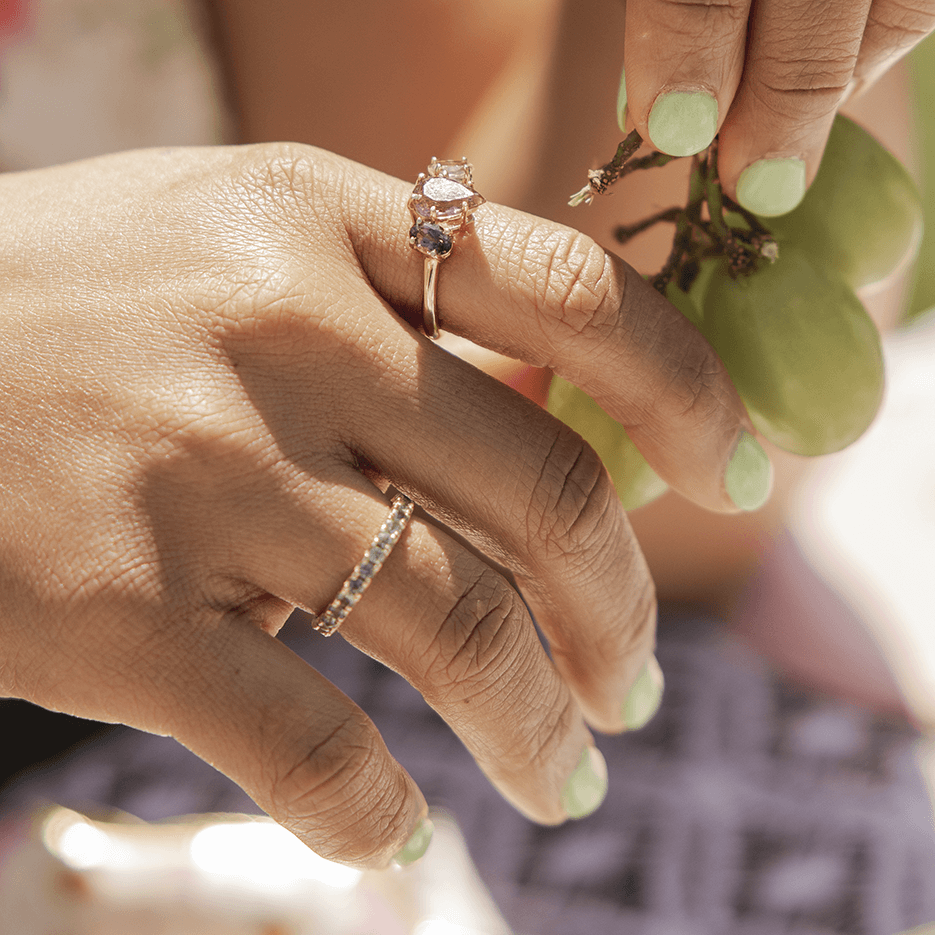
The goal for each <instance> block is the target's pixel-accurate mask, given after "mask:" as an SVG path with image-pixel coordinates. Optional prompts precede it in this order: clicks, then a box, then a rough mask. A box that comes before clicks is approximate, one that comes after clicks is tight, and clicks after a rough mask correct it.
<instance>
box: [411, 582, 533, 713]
mask: <svg viewBox="0 0 935 935" xmlns="http://www.w3.org/2000/svg"><path fill="white" fill-rule="evenodd" d="M524 617H525V610H524V608H523V604H522V600H521V599H520V597H519V595H518V594H517V593H516V592H515V591H514V590H513V589H512V588H511V587H510V586H509V584H507V582H506V581H505V580H504V579H503V577H501V576H500V575H499V574H498V573H497V572H496V571H494V570H493V569H492V568H489V567H488V566H486V565H482V566H480V567H476V568H474V569H473V571H472V572H469V573H468V574H467V575H466V576H465V577H464V578H463V580H461V581H460V582H459V584H458V587H457V588H456V591H455V593H454V595H453V597H452V599H451V600H450V602H449V606H448V607H447V608H446V609H445V611H444V614H443V617H442V621H441V625H440V627H439V630H438V634H437V636H436V639H435V640H434V641H433V645H434V646H435V647H436V654H435V656H434V657H432V658H429V659H428V660H427V668H426V672H425V674H424V676H423V678H424V682H425V685H426V690H425V691H423V694H424V695H425V697H426V699H427V700H429V701H430V703H433V702H436V701H443V702H444V703H446V704H449V705H450V704H453V703H462V704H463V703H466V702H472V701H479V702H484V701H487V700H489V699H488V697H487V696H489V695H490V694H492V693H496V692H498V691H501V690H502V686H503V684H504V683H505V682H507V681H509V680H508V679H505V677H504V676H505V674H506V673H507V672H512V670H513V669H514V668H515V667H516V665H517V663H518V662H520V661H521V657H522V643H523V640H522V632H523V627H522V623H523V619H524ZM513 677H514V675H511V679H512V678H513Z"/></svg>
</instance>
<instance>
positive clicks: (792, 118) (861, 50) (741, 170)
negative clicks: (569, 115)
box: [619, 0, 935, 216]
mask: <svg viewBox="0 0 935 935" xmlns="http://www.w3.org/2000/svg"><path fill="white" fill-rule="evenodd" d="M933 29H935V0H915V2H912V3H906V2H904V0H718V2H715V0H691V2H685V0H626V38H625V48H624V61H625V63H626V83H625V88H621V98H620V101H619V111H620V116H621V124H622V123H623V120H624V118H623V108H624V106H625V107H626V118H625V119H626V121H627V126H628V127H635V128H636V129H637V130H638V131H639V133H640V135H641V136H643V138H644V139H649V140H651V141H652V143H653V145H655V146H656V147H657V148H658V149H661V150H663V151H664V152H668V153H671V154H673V155H678V156H685V155H690V154H691V153H695V152H699V151H700V150H702V149H704V148H705V147H706V146H708V145H709V144H710V142H711V140H712V139H713V137H714V134H715V132H718V131H719V132H720V148H719V170H720V176H721V180H722V181H723V183H724V187H725V189H726V191H727V192H728V194H730V195H732V196H734V197H735V198H736V199H737V201H739V202H740V203H741V204H742V205H744V207H746V208H748V209H749V210H751V211H755V212H757V213H758V214H763V215H770V216H771V215H778V214H785V213H786V212H787V211H791V210H792V209H793V208H794V207H795V206H796V205H797V204H798V203H799V201H801V199H802V197H803V195H804V194H805V191H806V187H807V185H810V184H811V182H812V180H813V179H814V178H815V174H816V173H817V172H818V165H819V162H820V161H821V154H822V152H823V150H824V146H825V143H826V142H827V139H828V133H829V132H830V129H831V122H832V120H833V119H834V115H835V113H836V112H837V110H838V107H839V106H840V105H841V104H842V103H843V102H844V101H845V100H846V99H847V98H848V96H850V95H851V94H853V93H855V92H857V91H859V90H861V89H862V88H863V87H865V86H867V85H868V84H870V83H872V82H873V81H874V80H875V79H876V78H878V77H879V76H880V75H881V74H882V73H883V72H884V71H886V69H887V68H889V67H890V66H891V65H892V64H893V63H894V62H896V61H897V60H898V59H900V58H901V57H902V56H903V55H905V54H906V53H907V52H908V51H909V50H910V49H911V48H912V47H913V46H914V45H916V44H917V43H918V42H919V41H920V40H921V39H922V38H924V37H925V36H926V35H927V34H928V33H930V32H931V31H932V30H933Z"/></svg>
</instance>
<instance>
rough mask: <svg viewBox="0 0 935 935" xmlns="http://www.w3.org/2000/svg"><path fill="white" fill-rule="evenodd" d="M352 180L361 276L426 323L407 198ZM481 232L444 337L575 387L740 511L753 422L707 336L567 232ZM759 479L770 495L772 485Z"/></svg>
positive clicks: (512, 220) (454, 277) (513, 227)
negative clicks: (743, 462)
mask: <svg viewBox="0 0 935 935" xmlns="http://www.w3.org/2000/svg"><path fill="white" fill-rule="evenodd" d="M346 171H348V172H356V169H355V168H354V167H353V166H351V165H348V167H347V170H346ZM375 179H378V180H379V185H380V187H381V188H382V189H383V190H382V191H379V192H376V191H374V190H373V188H374V180H375ZM354 183H355V184H359V185H361V186H362V187H363V188H364V189H365V191H366V190H367V189H370V190H369V191H366V194H365V196H364V197H363V198H362V199H361V201H360V205H361V206H362V207H363V209H364V214H365V216H363V217H361V216H357V217H353V218H349V219H348V227H349V229H350V230H351V236H352V238H353V240H354V249H355V251H356V253H357V255H358V256H359V257H360V258H361V261H362V264H363V267H364V271H365V273H366V274H367V275H368V276H369V278H370V279H371V281H372V282H373V284H374V286H375V287H376V289H377V290H378V291H379V292H380V293H381V294H382V295H383V296H384V297H385V298H386V300H387V301H388V302H389V303H390V304H391V305H393V306H394V307H395V308H397V309H401V310H403V311H404V313H406V314H407V317H409V318H410V320H412V321H421V306H422V265H423V263H422V257H421V256H420V255H419V254H417V253H415V252H414V251H412V250H411V249H410V248H409V246H408V242H407V239H406V231H407V224H406V222H407V217H408V212H407V211H406V208H405V204H406V202H405V198H406V196H407V195H408V190H407V188H406V187H405V186H400V185H399V184H398V183H396V182H394V181H392V180H389V179H386V178H385V177H375V176H373V175H363V176H359V177H358V178H356V179H355V182H354ZM474 227H475V232H474V234H470V235H468V236H466V237H465V238H464V239H462V240H461V241H460V242H459V243H458V244H457V245H456V247H455V249H454V251H453V253H452V255H451V257H450V258H448V259H447V260H445V261H444V263H443V264H442V266H441V268H440V272H439V278H438V303H439V309H440V311H439V315H440V319H441V325H442V328H443V329H446V330H449V331H453V332H455V333H458V334H463V335H465V336H467V337H469V338H471V339H472V340H474V341H476V342H477V343H479V344H482V345H484V346H486V347H489V348H491V349H493V350H497V351H500V352H502V353H504V354H506V355H507V356H510V357H513V358H515V359H520V360H523V361H525V362H527V363H529V364H532V365H535V366H545V367H549V368H551V369H552V370H554V371H555V372H557V373H559V374H560V375H561V376H564V377H566V378H567V379H569V380H571V381H572V382H575V383H577V384H578V385H579V386H581V387H582V388H583V389H584V390H585V391H586V392H588V393H589V394H590V395H591V396H593V397H594V398H595V399H596V400H597V401H598V402H599V403H600V404H601V405H602V406H603V407H604V408H605V409H606V410H607V412H608V413H609V414H610V415H611V416H613V418H615V419H616V420H617V421H618V422H620V423H622V424H623V425H624V426H626V428H627V430H628V432H629V434H630V437H631V438H632V439H633V441H634V442H635V443H636V445H637V446H638V447H639V448H640V450H641V451H642V453H643V455H644V456H645V457H646V459H647V460H648V461H649V463H650V464H651V465H652V466H653V468H654V469H655V470H656V472H657V473H658V474H659V475H660V476H661V477H662V478H663V479H664V480H665V481H666V482H667V483H668V484H669V485H670V486H671V487H673V488H674V489H676V490H678V491H679V492H680V493H682V494H684V495H685V496H686V497H688V498H689V499H692V500H694V501H695V502H697V503H699V504H701V505H702V506H705V507H707V508H709V509H714V510H735V509H736V508H737V504H736V503H735V501H734V500H733V499H732V498H731V496H730V494H729V493H728V486H727V477H728V470H729V467H730V465H731V459H732V457H733V454H734V452H735V451H736V449H737V445H738V443H739V439H740V437H741V434H742V431H743V430H744V429H749V428H750V422H749V419H748V416H747V414H746V411H745V409H744V407H743V404H742V403H741V401H740V398H739V397H738V395H737V392H736V390H735V389H734V387H733V384H732V383H731V382H730V379H729V377H728V376H727V372H726V370H725V369H724V367H723V365H722V364H721V362H720V360H719V359H718V358H717V356H716V355H715V353H714V351H713V350H712V349H711V347H710V346H709V345H708V344H707V342H706V341H705V340H704V339H703V338H702V337H701V335H700V334H699V332H698V331H696V330H695V329H694V328H693V327H692V326H691V325H689V324H688V322H687V321H686V320H685V319H684V317H683V316H682V315H680V314H679V312H677V311H676V310H675V309H674V308H673V307H672V306H671V305H670V304H669V303H668V302H667V301H665V299H663V298H662V297H661V296H660V295H659V293H658V292H656V291H655V290H654V289H652V288H651V287H650V286H649V285H648V284H647V283H646V282H645V281H644V280H643V279H642V278H641V277H640V276H639V275H638V274H637V273H635V272H634V271H633V269H632V268H631V267H629V266H628V265H627V264H626V263H624V262H622V261H621V260H619V259H618V258H616V257H614V256H613V255H611V254H609V253H607V252H605V251H604V250H602V249H601V248H600V247H599V246H598V245H597V244H595V243H594V242H593V241H592V240H590V239H589V238H587V237H584V236H583V235H580V234H578V233H576V232H575V231H572V230H571V229H569V228H565V227H562V226H560V225H556V224H550V223H548V222H544V221H541V220H539V219H537V218H532V217H530V216H528V215H524V214H522V213H520V212H516V211H511V210H509V209H506V208H502V207H499V206H495V205H484V206H483V208H481V209H479V210H478V212H477V215H476V220H475V224H474ZM760 481H761V486H762V490H763V493H764V494H765V492H766V490H767V488H768V483H769V478H768V476H766V475H764V476H763V477H762V478H760Z"/></svg>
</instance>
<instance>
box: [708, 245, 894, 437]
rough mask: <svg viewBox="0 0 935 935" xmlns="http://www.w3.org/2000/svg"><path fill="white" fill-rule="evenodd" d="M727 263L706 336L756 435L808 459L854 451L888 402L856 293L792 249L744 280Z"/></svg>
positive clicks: (715, 284) (712, 295)
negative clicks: (855, 443) (852, 445)
mask: <svg viewBox="0 0 935 935" xmlns="http://www.w3.org/2000/svg"><path fill="white" fill-rule="evenodd" d="M719 262H720V265H719V267H718V269H717V270H716V272H715V274H714V275H713V276H712V278H711V281H710V283H709V284H708V288H707V292H706V295H705V300H704V318H703V320H702V323H701V325H700V329H701V331H702V333H703V334H704V336H705V337H706V338H707V339H708V340H709V341H710V342H711V344H712V346H713V347H714V349H715V350H716V351H717V353H718V356H720V358H721V360H722V361H724V364H725V366H726V367H727V372H728V373H729V374H730V377H731V379H732V380H733V381H734V385H735V386H736V387H737V390H738V392H739V393H740V395H741V397H742V398H743V400H744V403H745V404H746V406H747V409H748V410H749V412H750V417H751V418H752V419H753V422H754V424H755V425H756V427H757V428H758V429H759V430H760V431H761V432H762V433H763V434H764V435H765V436H766V437H767V438H768V439H769V440H770V441H771V442H773V443H774V444H776V445H778V446H779V447H780V448H785V449H786V450H787V451H792V452H795V453H796V454H801V455H820V454H827V453H829V452H832V451H838V450H840V449H841V448H844V447H846V446H847V445H849V444H850V443H851V442H853V441H854V440H855V439H857V438H858V437H859V436H860V435H861V434H862V433H863V432H864V430H865V429H866V428H867V426H868V425H870V423H871V422H872V421H873V417H874V415H875V414H876V411H877V409H878V408H879V405H880V402H881V399H882V394H883V358H882V354H881V349H880V336H879V334H878V332H877V329H876V326H875V325H874V323H873V321H872V320H871V319H870V317H869V315H867V313H866V311H865V310H864V307H863V306H862V305H861V304H860V301H859V300H858V298H857V297H856V296H855V295H854V292H853V290H852V289H851V288H850V287H849V286H848V285H846V284H845V283H843V282H841V281H840V280H838V279H836V278H834V277H833V276H831V275H829V274H828V272H827V270H826V269H825V268H824V267H822V268H821V269H819V268H817V267H816V266H815V265H813V264H812V262H810V260H809V258H808V257H807V256H806V254H805V253H804V252H803V251H802V250H800V249H797V248H794V247H792V246H788V245H787V246H786V247H785V248H784V249H783V250H782V252H781V253H780V256H779V259H778V260H777V261H776V262H775V263H774V264H764V265H763V266H762V267H761V268H760V269H759V270H758V271H757V272H756V273H754V274H753V275H750V276H745V277H741V278H739V279H732V278H731V277H730V275H729V274H728V272H727V263H726V260H721V261H719Z"/></svg>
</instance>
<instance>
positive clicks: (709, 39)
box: [624, 0, 750, 156]
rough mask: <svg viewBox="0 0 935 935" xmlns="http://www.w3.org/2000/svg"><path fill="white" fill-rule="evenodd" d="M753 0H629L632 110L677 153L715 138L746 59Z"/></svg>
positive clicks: (655, 140)
mask: <svg viewBox="0 0 935 935" xmlns="http://www.w3.org/2000/svg"><path fill="white" fill-rule="evenodd" d="M749 8H750V0H721V2H713V0H695V2H688V3H685V2H684V0H627V5H626V40H625V47H624V61H625V62H626V80H625V88H626V90H625V97H626V109H627V116H628V118H629V120H630V121H631V123H630V125H631V126H634V127H635V128H636V129H637V130H638V131H639V133H640V136H642V137H643V139H644V140H649V141H650V142H651V143H652V145H653V146H655V147H656V149H658V150H661V151H662V152H664V153H669V154H670V155H672V156H690V155H692V154H693V153H697V152H700V151H701V150H703V149H706V148H707V147H708V146H710V145H711V141H712V140H713V139H714V135H715V133H717V131H718V129H719V127H720V125H721V123H722V122H723V119H724V117H725V115H726V114H727V111H728V109H729V107H730V104H731V101H732V100H733V97H734V92H735V91H736V90H737V85H738V84H739V83H740V76H741V73H742V72H743V66H744V46H745V44H746V35H747V15H748V12H749Z"/></svg>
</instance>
